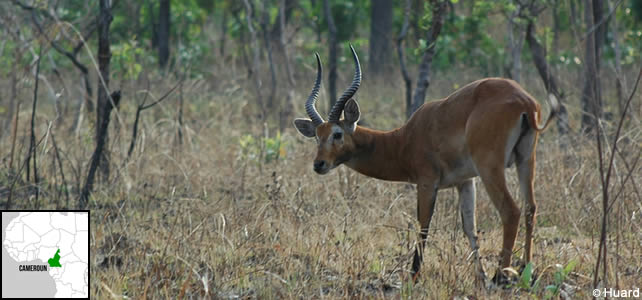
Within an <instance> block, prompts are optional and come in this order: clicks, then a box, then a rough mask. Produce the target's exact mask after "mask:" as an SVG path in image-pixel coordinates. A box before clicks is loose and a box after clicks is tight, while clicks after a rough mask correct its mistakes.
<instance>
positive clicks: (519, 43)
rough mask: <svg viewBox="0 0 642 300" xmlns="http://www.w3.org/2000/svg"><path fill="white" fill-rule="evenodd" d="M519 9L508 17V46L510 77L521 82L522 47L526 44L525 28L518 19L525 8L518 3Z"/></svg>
mask: <svg viewBox="0 0 642 300" xmlns="http://www.w3.org/2000/svg"><path fill="white" fill-rule="evenodd" d="M516 5H517V9H516V10H515V11H514V12H513V13H512V14H511V15H510V17H508V22H507V26H508V46H509V48H510V49H509V50H510V54H511V55H510V63H509V67H508V68H507V69H508V77H509V78H511V79H513V80H515V81H517V82H520V81H521V74H522V48H523V45H524V28H523V26H522V25H521V24H519V23H518V22H517V21H516V19H518V18H519V14H520V13H521V10H522V9H523V7H522V5H521V4H519V3H517V4H516Z"/></svg>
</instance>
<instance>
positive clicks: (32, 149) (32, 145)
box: [26, 47, 42, 208]
mask: <svg viewBox="0 0 642 300" xmlns="http://www.w3.org/2000/svg"><path fill="white" fill-rule="evenodd" d="M41 60H42V47H40V50H39V51H38V62H37V63H36V74H35V76H34V88H33V106H32V107H31V128H30V131H29V133H30V134H29V152H28V153H27V164H26V166H27V181H29V164H30V161H31V159H32V158H33V182H34V185H35V187H36V199H35V200H36V208H38V207H37V206H38V197H39V196H40V180H39V178H38V160H37V157H36V153H38V150H37V149H36V147H37V146H36V131H35V126H36V124H35V122H36V107H37V105H38V82H40V80H39V79H38V77H39V75H40V61H41Z"/></svg>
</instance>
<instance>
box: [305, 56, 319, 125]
mask: <svg viewBox="0 0 642 300" xmlns="http://www.w3.org/2000/svg"><path fill="white" fill-rule="evenodd" d="M314 55H315V56H316V57H317V79H316V80H315V81H314V87H313V88H312V93H310V96H309V97H308V100H307V101H306V102H305V112H307V113H308V117H310V119H311V120H312V123H313V124H314V126H319V125H320V124H321V123H323V118H322V117H321V115H320V114H319V112H318V111H317V109H316V108H315V107H314V103H315V102H316V101H317V96H319V88H320V87H321V78H322V75H321V74H322V73H323V69H322V68H321V58H319V53H315V54H314Z"/></svg>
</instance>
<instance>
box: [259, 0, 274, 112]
mask: <svg viewBox="0 0 642 300" xmlns="http://www.w3.org/2000/svg"><path fill="white" fill-rule="evenodd" d="M267 5H268V0H263V4H262V6H261V7H262V12H261V14H262V17H261V31H262V33H263V43H264V44H265V49H267V55H268V64H269V66H270V94H269V96H268V101H267V107H268V109H267V110H268V111H274V107H275V103H274V96H275V95H276V71H275V70H274V60H273V59H272V44H271V43H270V37H269V34H268V33H269V32H268V28H269V26H268V25H269V22H270V15H269V13H268V11H267V9H268V8H267ZM276 106H278V104H277V105H276ZM266 117H267V116H266Z"/></svg>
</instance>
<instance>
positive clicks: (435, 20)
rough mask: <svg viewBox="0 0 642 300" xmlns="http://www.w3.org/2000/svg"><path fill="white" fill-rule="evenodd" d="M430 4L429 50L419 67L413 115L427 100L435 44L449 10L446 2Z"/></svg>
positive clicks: (432, 2) (437, 1)
mask: <svg viewBox="0 0 642 300" xmlns="http://www.w3.org/2000/svg"><path fill="white" fill-rule="evenodd" d="M430 4H431V7H432V20H431V22H430V30H428V34H426V45H427V48H426V50H425V52H424V54H423V56H422V58H421V64H420V65H419V76H418V77H417V87H416V88H415V92H414V96H413V100H412V112H413V113H414V112H415V111H417V109H419V107H420V106H421V105H423V103H424V101H425V99H426V91H427V90H428V86H429V85H430V66H431V64H432V59H433V56H434V55H435V44H436V41H437V37H439V33H440V32H441V27H442V26H443V25H444V15H445V14H446V8H447V5H446V1H439V0H431V1H430Z"/></svg>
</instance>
